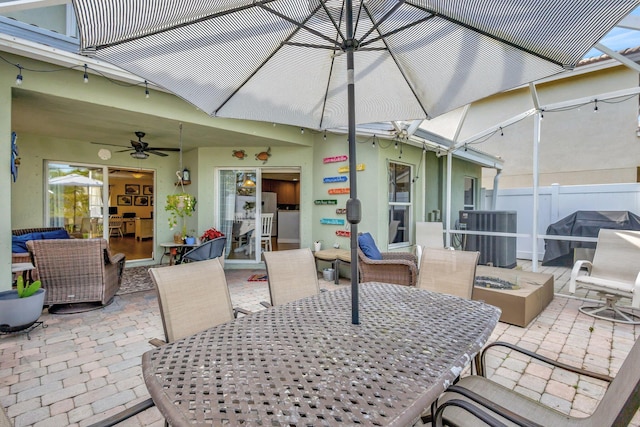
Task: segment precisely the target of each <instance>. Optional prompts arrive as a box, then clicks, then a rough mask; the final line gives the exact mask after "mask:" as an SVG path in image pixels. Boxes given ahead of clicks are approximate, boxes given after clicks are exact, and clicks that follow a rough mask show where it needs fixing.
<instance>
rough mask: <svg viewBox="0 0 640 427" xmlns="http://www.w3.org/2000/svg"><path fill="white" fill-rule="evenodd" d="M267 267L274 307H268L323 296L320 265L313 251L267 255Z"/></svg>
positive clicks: (278, 252) (293, 250)
mask: <svg viewBox="0 0 640 427" xmlns="http://www.w3.org/2000/svg"><path fill="white" fill-rule="evenodd" d="M262 257H263V258H264V263H265V265H266V266H267V280H268V282H269V296H270V297H271V303H267V302H261V304H262V305H263V306H265V307H271V306H275V305H281V304H286V303H288V302H291V301H296V300H299V299H301V298H305V297H309V296H313V295H317V294H318V293H319V292H320V285H319V284H318V272H317V270H316V261H315V258H314V256H313V253H312V252H311V249H309V248H303V249H292V250H288V251H277V252H263V253H262Z"/></svg>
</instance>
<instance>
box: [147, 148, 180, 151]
mask: <svg viewBox="0 0 640 427" xmlns="http://www.w3.org/2000/svg"><path fill="white" fill-rule="evenodd" d="M146 149H147V151H148V150H156V151H176V152H177V151H180V149H179V148H173V147H147V148H146Z"/></svg>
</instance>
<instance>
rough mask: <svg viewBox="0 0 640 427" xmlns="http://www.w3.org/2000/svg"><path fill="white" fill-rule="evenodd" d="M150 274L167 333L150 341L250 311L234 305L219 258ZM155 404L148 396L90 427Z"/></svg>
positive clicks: (170, 338)
mask: <svg viewBox="0 0 640 427" xmlns="http://www.w3.org/2000/svg"><path fill="white" fill-rule="evenodd" d="M149 275H150V276H151V279H152V280H153V283H154V284H155V285H156V293H157V296H158V305H159V306H160V317H161V319H162V328H163V329H164V336H165V340H164V341H163V340H161V339H158V338H153V339H151V340H150V341H149V343H150V344H152V345H154V346H156V347H159V346H162V345H165V344H166V343H169V342H173V341H175V340H178V339H181V338H184V337H187V336H189V335H193V334H195V333H197V332H200V331H203V330H205V329H208V328H211V327H213V326H217V325H219V324H221V323H225V322H228V321H230V320H233V318H234V317H236V316H237V314H238V313H243V314H249V311H247V310H244V309H234V308H233V306H232V305H231V297H230V295H229V288H228V287H227V279H226V277H225V274H224V270H223V268H222V264H221V263H220V258H214V259H211V260H206V261H202V262H195V263H188V264H181V265H173V266H169V267H157V268H150V269H149ZM153 405H154V404H153V400H151V399H146V400H144V401H142V402H140V403H138V404H137V405H134V406H132V407H131V408H128V409H126V410H124V411H122V412H119V413H117V414H115V415H112V416H111V417H109V418H106V419H104V420H102V421H100V422H98V423H95V424H93V425H91V426H90V427H109V426H114V425H116V424H118V423H121V422H122V421H125V420H126V419H128V418H131V417H133V416H135V415H137V414H139V413H140V412H142V411H144V410H146V409H148V408H151V407H152V406H153Z"/></svg>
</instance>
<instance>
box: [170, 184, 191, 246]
mask: <svg viewBox="0 0 640 427" xmlns="http://www.w3.org/2000/svg"><path fill="white" fill-rule="evenodd" d="M196 203H197V200H196V198H195V197H194V196H192V195H191V194H189V193H184V192H183V193H177V194H169V195H168V196H167V204H166V205H165V207H164V209H165V210H166V211H167V212H169V228H170V229H171V230H173V228H174V227H175V226H176V225H177V224H178V220H180V221H181V222H182V224H181V227H182V230H181V234H180V236H181V239H184V238H185V237H186V236H187V224H186V221H185V217H187V216H191V215H192V214H193V212H194V211H195V210H196ZM174 239H175V237H174Z"/></svg>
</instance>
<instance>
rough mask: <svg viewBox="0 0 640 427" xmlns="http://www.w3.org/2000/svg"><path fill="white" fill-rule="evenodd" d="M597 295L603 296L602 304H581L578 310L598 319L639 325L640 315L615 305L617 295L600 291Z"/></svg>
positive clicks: (617, 298)
mask: <svg viewBox="0 0 640 427" xmlns="http://www.w3.org/2000/svg"><path fill="white" fill-rule="evenodd" d="M598 295H600V296H601V297H604V298H605V303H604V305H596V306H585V305H583V306H582V307H580V308H579V310H580V311H581V312H582V313H584V314H586V315H587V316H592V317H596V318H598V319H603V320H609V321H613V322H619V323H627V324H629V325H640V315H638V314H636V313H634V311H633V309H624V310H623V309H621V308H620V307H619V306H617V305H616V302H618V300H619V299H620V297H619V296H617V295H609V294H605V293H602V292H599V293H598Z"/></svg>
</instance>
